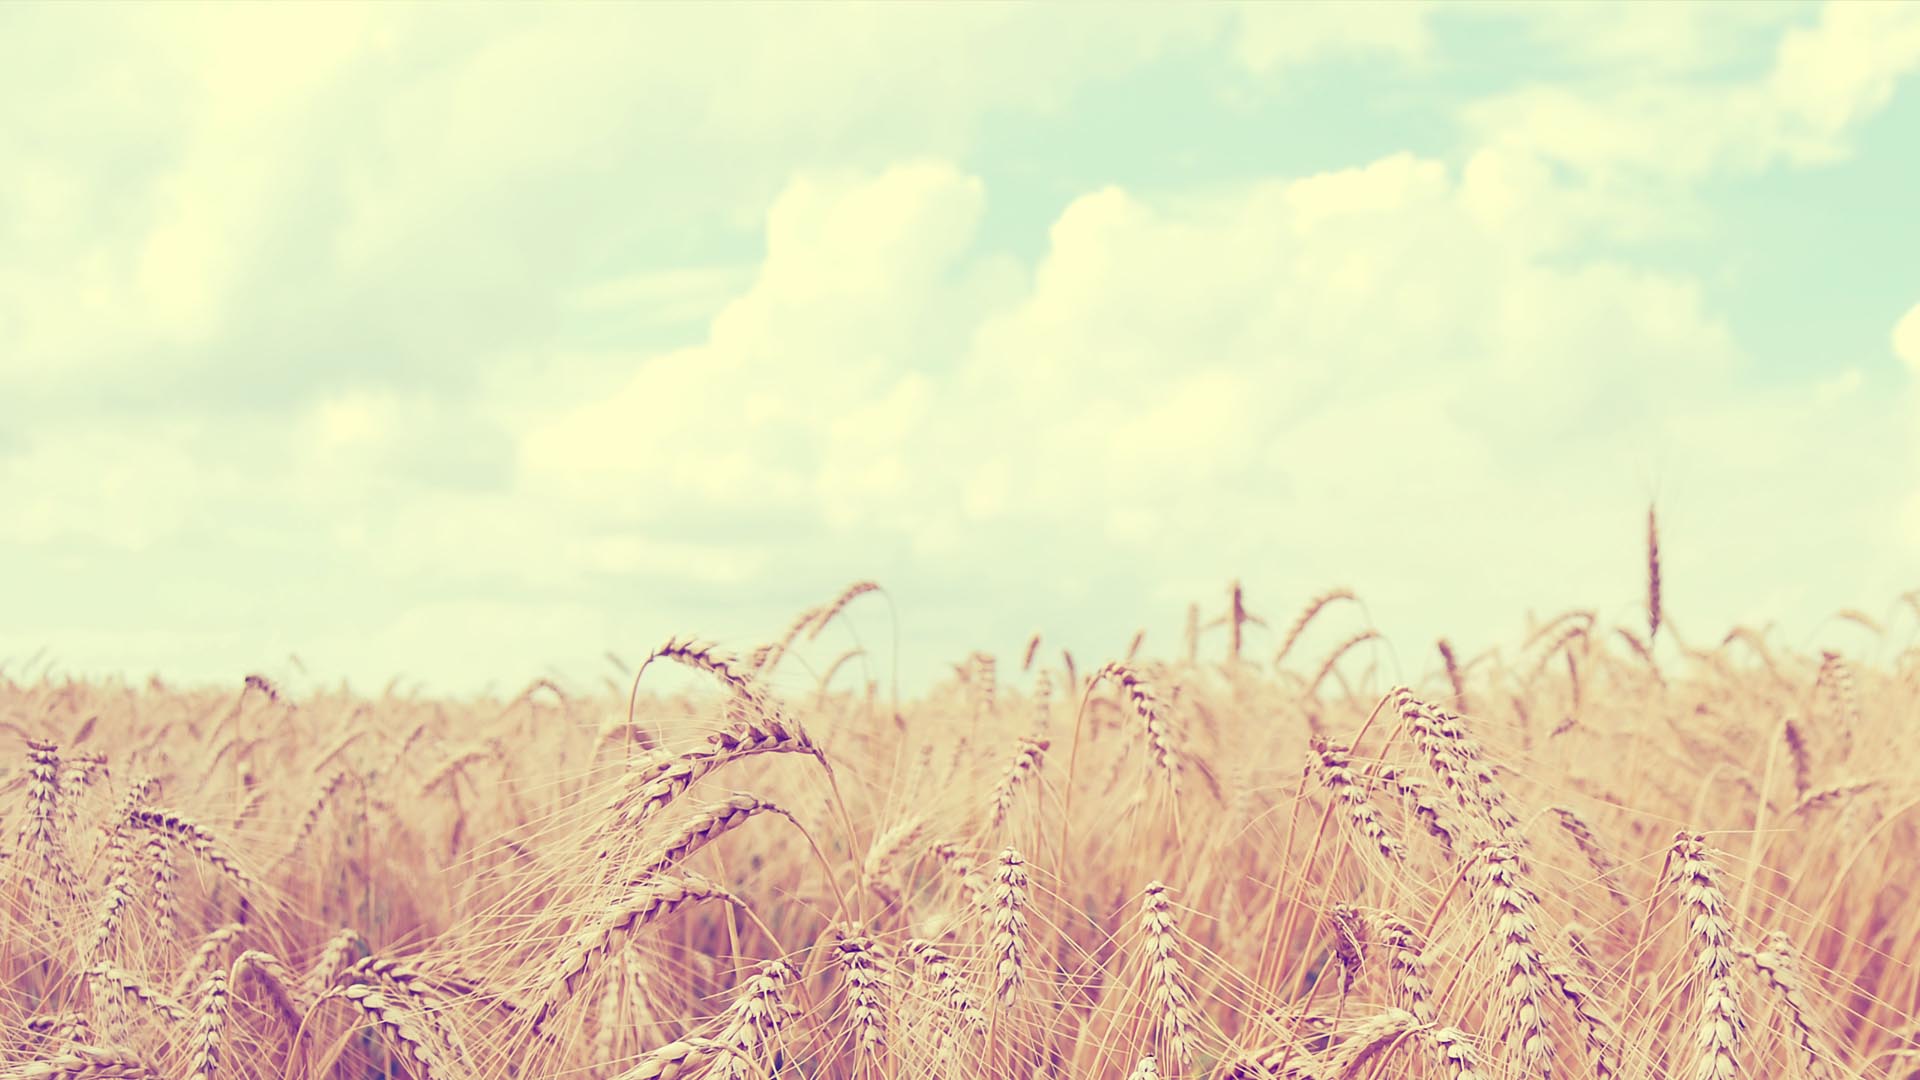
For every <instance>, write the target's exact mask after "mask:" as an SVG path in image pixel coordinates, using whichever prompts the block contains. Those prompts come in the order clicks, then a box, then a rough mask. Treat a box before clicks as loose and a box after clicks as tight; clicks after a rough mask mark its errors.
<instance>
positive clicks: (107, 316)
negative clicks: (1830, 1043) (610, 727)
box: [0, 3, 1920, 693]
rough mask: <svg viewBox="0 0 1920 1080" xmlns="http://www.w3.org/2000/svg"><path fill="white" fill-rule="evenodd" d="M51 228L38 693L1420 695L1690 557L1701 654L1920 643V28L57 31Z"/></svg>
mask: <svg viewBox="0 0 1920 1080" xmlns="http://www.w3.org/2000/svg"><path fill="white" fill-rule="evenodd" d="M0 178H4V179H3V180H0V670H7V671H10V672H13V673H19V672H24V671H29V670H31V671H41V670H50V671H52V672H54V673H57V674H74V675H84V674H107V673H120V674H124V675H127V676H128V677H130V678H143V677H145V676H146V675H147V674H148V673H154V672H157V673H160V674H161V675H162V676H164V677H166V678H168V679H169V680H172V681H178V682H192V681H206V682H213V683H225V682H236V683H237V681H238V680H239V679H240V678H241V676H242V675H244V674H246V673H248V672H262V673H265V674H268V675H270V676H273V677H276V678H280V679H283V680H296V681H298V680H311V681H312V682H314V683H319V684H328V683H330V682H331V681H336V680H339V679H346V680H349V681H350V682H351V684H352V685H354V686H356V687H361V688H366V689H372V690H377V689H378V688H379V687H380V686H381V685H383V684H385V683H386V682H387V681H388V680H389V679H391V678H393V677H395V676H400V677H402V678H403V680H404V682H405V683H406V684H407V685H411V686H416V687H420V688H423V689H425V690H428V691H431V692H447V693H464V692H469V691H477V690H480V689H483V688H488V687H491V688H493V689H495V690H497V691H501V692H509V693H510V692H512V691H514V690H517V689H518V688H519V687H520V686H521V685H523V684H525V683H526V682H527V681H528V680H529V679H532V678H534V677H538V676H557V677H560V678H563V679H566V680H569V681H570V683H573V684H578V685H583V686H588V687H592V686H597V685H599V682H600V680H601V679H602V678H603V677H604V676H605V675H607V674H608V673H609V672H610V670H611V665H610V662H609V661H608V660H607V659H606V658H605V657H604V653H605V652H606V651H607V650H611V651H613V652H614V653H616V654H618V655H621V656H624V657H626V658H628V659H629V660H632V659H634V658H636V657H638V656H640V655H644V654H645V653H646V652H648V651H649V650H650V649H652V648H653V647H655V646H656V645H658V644H660V643H661V642H663V641H664V640H665V639H666V638H667V637H668V636H669V635H673V634H683V635H684V634H695V635H698V636H701V637H705V638H710V639H717V640H718V641H720V642H721V643H723V644H724V645H727V646H730V647H735V648H738V649H740V650H741V651H745V650H747V649H750V648H751V647H752V646H753V645H754V644H756V643H759V642H761V641H765V640H767V639H769V638H771V637H774V636H777V634H778V633H779V631H780V630H781V629H782V628H784V627H785V625H786V624H787V623H788V622H789V621H790V620H791V619H792V617H793V616H794V615H795V614H796V613H797V612H799V611H800V610H801V609H803V608H805V607H807V606H810V605H813V604H817V603H820V602H821V601H823V600H825V599H828V598H829V597H831V596H832V595H833V594H835V593H836V592H837V591H838V590H839V589H840V588H841V587H843V586H844V585H846V584H848V583H850V582H853V581H857V580H862V579H871V580H874V581H877V582H879V583H881V584H882V585H884V586H885V587H886V588H887V590H888V593H889V596H890V597H891V600H892V607H893V610H894V612H895V613H896V614H897V617H898V621H899V637H900V665H901V670H902V673H903V675H904V676H905V677H906V678H907V680H908V681H909V683H910V684H913V683H916V682H919V683H924V681H925V680H927V679H930V678H933V677H935V676H937V675H939V674H941V673H942V672H944V671H946V670H947V663H948V662H949V661H952V660H956V659H959V658H962V657H964V656H966V655H968V654H969V653H971V652H973V651H976V650H984V651H987V652H992V653H997V654H999V655H1001V656H1002V657H1003V658H1006V659H1007V660H1011V659H1012V658H1015V657H1017V655H1018V653H1019V651H1020V649H1021V648H1022V647H1023V646H1024V645H1025V643H1026V641H1027V639H1028V637H1029V636H1030V635H1031V634H1032V633H1034V632H1036V631H1038V632H1042V633H1043V634H1044V635H1045V640H1046V641H1047V642H1048V650H1049V654H1051V653H1052V650H1053V649H1055V648H1058V647H1062V646H1065V647H1071V648H1072V649H1073V650H1074V651H1075V653H1076V656H1077V657H1078V658H1079V659H1080V661H1081V663H1082V664H1083V665H1085V664H1088V663H1097V662H1099V661H1100V660H1102V659H1106V658H1111V657H1114V656H1117V655H1118V654H1119V653H1120V652H1122V651H1124V649H1125V647H1126V644H1127V642H1128V640H1129V639H1130V638H1132V636H1133V634H1134V632H1135V631H1136V629H1138V628H1142V627H1144V628H1146V629H1147V632H1148V637H1147V651H1148V652H1150V653H1151V652H1155V651H1162V652H1178V651H1180V650H1181V648H1182V645H1181V637H1182V634H1183V629H1184V623H1185V613H1186V610H1187V605H1188V604H1189V603H1192V602H1201V603H1202V604H1203V605H1204V608H1205V611H1206V613H1207V615H1208V616H1209V617H1211V616H1212V615H1214V614H1217V613H1218V611H1219V609H1220V608H1221V607H1222V606H1223V605H1224V602H1225V597H1226V588H1227V583H1228V582H1229V581H1230V580H1234V579H1238V580H1240V581H1242V582H1243V583H1244V584H1245V587H1246V589H1247V596H1248V603H1249V605H1250V607H1251V608H1252V609H1253V611H1254V612H1255V613H1256V614H1258V615H1261V616H1263V617H1264V618H1265V619H1266V620H1267V621H1268V622H1269V623H1271V624H1273V625H1274V626H1276V627H1278V626H1283V625H1284V624H1285V623H1287V622H1288V621H1290V620H1291V619H1292V617H1293V615H1294V614H1295V613H1296V612H1297V611H1298V610H1299V608H1300V607H1301V605H1303V604H1304V603H1305V602H1306V600H1307V599H1308V597H1310V596H1311V595H1313V594H1315V593H1317V592H1320V591H1322V590H1324V589H1327V588H1332V587H1336V586H1347V587H1351V588H1353V589H1354V590H1356V591H1357V592H1358V593H1359V595H1360V597H1361V599H1362V600H1363V601H1364V607H1363V608H1362V607H1352V608H1350V609H1346V610H1344V611H1341V612H1338V613H1335V612H1329V615H1328V620H1327V625H1326V626H1324V627H1317V628H1316V633H1319V634H1322V635H1323V636H1322V637H1321V638H1319V639H1317V640H1316V642H1315V643H1313V644H1312V646H1311V648H1309V649H1308V650H1307V652H1308V654H1309V655H1312V656H1314V657H1315V658H1317V656H1318V655H1324V653H1325V651H1326V650H1327V649H1328V648H1330V647H1331V644H1332V643H1333V642H1337V641H1338V640H1339V639H1340V638H1343V637H1345V636H1346V635H1347V634H1350V633H1352V632H1353V631H1355V630H1356V629H1358V628H1360V627H1363V626H1367V625H1371V626H1374V627H1377V628H1378V629H1379V630H1380V631H1381V632H1382V633H1383V634H1384V635H1385V637H1386V644H1384V645H1380V646H1375V647H1374V648H1375V649H1376V650H1377V651H1376V653H1375V654H1374V657H1373V659H1374V660H1375V661H1377V662H1378V663H1379V664H1380V665H1381V671H1382V673H1383V674H1382V675H1381V677H1382V678H1401V679H1414V678H1418V677H1420V676H1421V675H1422V674H1423V673H1425V672H1427V671H1430V670H1431V669H1432V668H1433V667H1434V665H1435V664H1436V663H1437V657H1436V655H1435V652H1434V650H1433V647H1432V646H1433V642H1434V640H1435V638H1437V637H1440V636H1443V635H1444V636H1446V637H1449V638H1450V639H1452V640H1453V641H1454V643H1455V644H1456V645H1458V646H1459V647H1460V648H1461V649H1462V650H1463V651H1465V652H1467V653H1469V654H1472V653H1475V652H1478V651H1479V650H1481V649H1485V648H1491V647H1495V646H1504V647H1507V648H1511V647H1512V646H1514V645H1516V644H1517V643H1518V642H1519V640H1520V639H1521V638H1522V637H1523V635H1524V633H1525V631H1526V629H1527V626H1528V620H1529V618H1537V617H1543V616H1547V615H1551V614H1553V613H1556V612H1559V611H1561V610H1564V609H1567V608H1570V607H1580V608H1587V609H1592V610H1595V611H1597V612H1598V613H1599V614H1600V616H1601V617H1602V618H1603V619H1604V620H1607V621H1608V622H1610V623H1618V624H1623V625H1641V624H1642V623H1643V620H1644V616H1643V614H1642V610H1643V605H1644V603H1645V582H1644V575H1645V554H1644V546H1643V545H1644V542H1645V527H1646V522H1645V515H1646V510H1647V506H1648V504H1649V503H1657V505H1658V506H1659V512H1660V516H1661V531H1662V549H1663V555H1664V559H1665V572H1664V586H1665V591H1666V602H1665V606H1666V610H1667V612H1668V615H1669V618H1670V620H1671V624H1672V625H1674V626H1675V627H1677V628H1678V629H1679V630H1680V631H1681V632H1682V633H1683V634H1684V635H1686V637H1687V638H1688V640H1690V641H1694V642H1695V643H1700V644H1710V643H1713V642H1716V641H1717V640H1718V639H1719V637H1720V636H1721V635H1722V634H1724V633H1725V631H1726V630H1727V629H1728V628H1730V627H1732V626H1734V625H1742V624H1744V625H1748V626H1751V627H1756V628H1757V627H1762V626H1770V627H1771V628H1772V630H1771V633H1772V634H1773V638H1772V640H1774V641H1775V642H1777V643H1780V644H1782V645H1786V646H1790V647H1794V648H1810V647H1815V646H1820V645H1831V647H1836V648H1843V649H1846V650H1848V651H1850V652H1853V653H1855V654H1858V655H1871V654H1872V653H1873V652H1874V650H1876V649H1878V650H1881V651H1883V652H1884V651H1885V650H1886V649H1888V648H1889V647H1890V646H1889V645H1888V644H1887V642H1886V641H1878V642H1877V641H1875V640H1874V639H1873V638H1871V637H1870V636H1863V635H1864V632H1863V631H1862V630H1861V629H1860V628H1859V627H1858V626H1856V625H1853V624H1851V623H1847V622H1844V621H1836V620H1835V619H1834V618H1833V617H1832V616H1833V613H1834V612H1836V611H1837V610H1841V609H1846V608H1855V609H1859V610H1861V611H1865V612H1868V613H1869V614H1872V615H1873V616H1874V617H1876V618H1880V619H1883V620H1886V622H1887V623H1888V631H1889V635H1888V640H1889V641H1894V642H1896V643H1897V642H1898V641H1900V640H1904V639H1905V637H1906V636H1907V635H1910V633H1911V631H1912V630H1913V623H1914V621H1915V610H1914V609H1913V608H1904V607H1902V606H1901V605H1900V604H1899V603H1898V597H1899V595H1900V594H1901V593H1902V592H1904V591H1906V590H1910V589H1913V588H1915V587H1916V586H1920V4H1892V3H1871V4H1852V3H1836V4H1826V5H1820V4H1812V5H1798V4H1768V5H1752V6H1747V5H1740V4H1732V3H1725V4H1699V5H1678V4H1674V5H1667V4H1661V5H1653V4H1644V5H1570V6H1549V5H1537V4H1513V5H1509V4H1479V5H1473V6H1429V5H1426V4H1417V3H1401V4H1393V5H1382V6H1374V7H1370V8H1367V9H1365V10H1364V11H1356V10H1355V9H1352V8H1340V7H1333V6H1321V5H1316V4H1307V3H1297V4H1287V5H1279V4H1261V5H1250V6H1232V5H1198V4H1196V5H1171V4H1168V5H1117V6H1113V7H1108V8H1099V9H1097V10H1096V9H1095V8H1091V7H1087V6H1081V5H1036V6H1009V5H997V4H988V3H971V4H966V5H960V4H948V5H934V4H900V5H856V4H850V3H849V4H834V5H815V6H808V5H801V4H792V5H779V6H755V5H749V4H735V5H714V6H673V5H666V4H647V5H632V6H624V7H620V6H608V5H593V6H534V5H485V6H457V5H415V6H406V5H377V6H367V7H352V6H347V5H327V6H323V7H303V6H298V5H276V6H272V7H267V6H205V7H196V6H187V5H138V6H124V7H115V6H109V5H105V4H100V5H57V4H44V5H29V4H12V5H5V6H0ZM855 636H857V640H859V641H861V642H863V643H865V644H866V645H868V646H870V647H871V658H872V660H873V661H874V663H873V666H872V670H873V671H874V672H876V673H877V672H879V671H881V670H883V669H884V667H885V664H886V657H887V654H888V652H889V651H890V645H889V641H890V638H891V627H890V620H889V615H888V608H887V605H886V604H885V603H880V602H876V601H874V600H872V599H868V600H863V601H862V602H861V603H860V605H858V606H856V607H855V608H853V609H852V611H851V618H850V622H849V625H848V629H847V631H846V632H845V636H841V635H840V634H839V633H836V635H834V637H835V638H837V640H833V639H823V641H822V642H821V643H820V644H819V645H818V646H817V647H815V649H814V650H813V651H812V652H811V653H810V654H807V655H803V656H802V657H801V660H802V662H803V663H806V664H811V665H813V666H814V667H816V668H818V667H820V666H824V662H825V661H827V660H830V659H831V657H832V655H833V654H836V653H838V652H840V651H841V650H842V649H844V648H846V647H848V644H847V643H848V640H850V639H851V638H853V637H855ZM1273 637H1274V635H1272V634H1270V633H1267V632H1265V631H1259V630H1256V631H1254V632H1253V633H1252V637H1251V638H1250V642H1251V645H1250V648H1252V649H1253V650H1254V651H1255V652H1256V653H1258V654H1262V655H1268V654H1269V653H1268V652H1267V651H1268V650H1271V649H1272V648H1273V646H1274V641H1273ZM1206 647H1207V648H1208V649H1209V650H1211V651H1214V652H1217V651H1218V650H1219V649H1220V648H1222V647H1223V643H1222V642H1221V641H1220V639H1219V638H1218V636H1217V635H1216V636H1214V637H1212V638H1210V639H1209V641H1208V644H1207V646H1206ZM1313 649H1318V650H1319V652H1318V653H1317V654H1315V653H1313ZM798 670H799V669H797V668H796V672H797V671H798ZM793 677H794V678H796V679H799V678H802V676H801V675H799V674H795V675H794V676H793Z"/></svg>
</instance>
